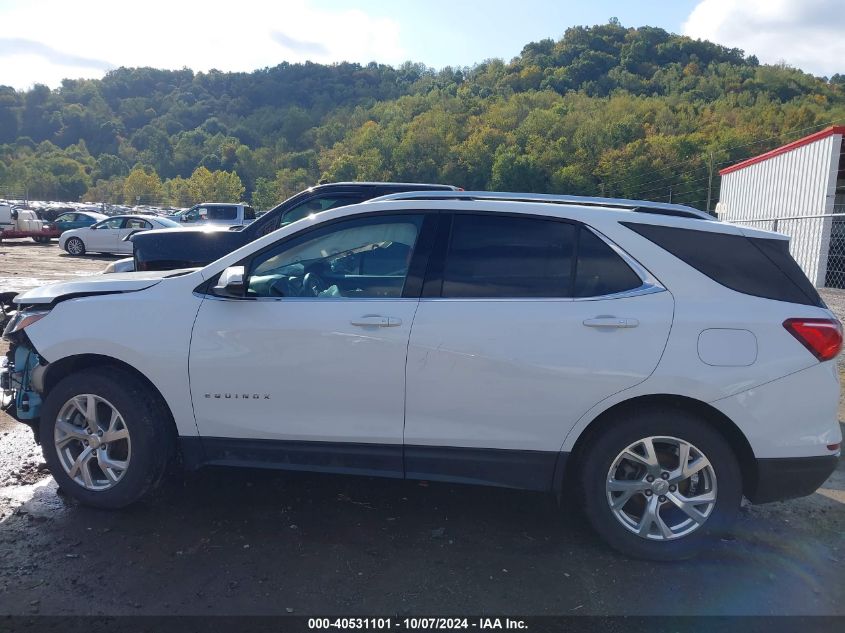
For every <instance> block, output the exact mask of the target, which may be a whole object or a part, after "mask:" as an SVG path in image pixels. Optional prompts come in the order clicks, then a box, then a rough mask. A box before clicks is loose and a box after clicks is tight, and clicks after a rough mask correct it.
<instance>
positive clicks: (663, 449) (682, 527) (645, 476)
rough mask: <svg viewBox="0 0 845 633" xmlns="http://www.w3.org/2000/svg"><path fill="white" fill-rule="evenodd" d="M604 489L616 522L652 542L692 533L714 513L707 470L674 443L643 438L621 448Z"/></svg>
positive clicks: (691, 449)
mask: <svg viewBox="0 0 845 633" xmlns="http://www.w3.org/2000/svg"><path fill="white" fill-rule="evenodd" d="M605 488H606V492H607V503H608V504H609V506H610V510H611V511H612V512H613V515H614V516H615V517H616V520H617V521H619V522H620V523H621V524H622V525H623V526H624V527H625V528H626V529H627V530H629V531H630V532H633V533H634V534H636V535H637V536H639V537H641V538H644V539H649V540H653V541H665V540H671V539H676V538H680V537H683V536H687V535H688V534H691V533H692V532H695V531H696V530H697V529H698V528H700V527H701V526H702V525H704V523H705V522H706V521H707V518H708V517H709V516H710V514H711V513H712V512H713V508H715V507H716V492H717V489H716V472H715V471H714V470H713V466H712V465H711V464H710V461H709V460H708V459H707V457H706V456H705V455H704V453H702V452H701V451H700V450H699V449H698V448H696V447H695V446H694V445H693V444H691V443H690V442H687V441H684V440H681V439H678V438H676V437H646V438H643V439H641V440H638V441H636V442H634V443H633V444H631V445H629V446H628V447H626V448H625V449H624V450H623V451H621V452H620V453H619V454H618V455H617V456H616V459H614V460H613V464H612V465H611V466H610V470H609V471H608V473H607V484H606V487H605Z"/></svg>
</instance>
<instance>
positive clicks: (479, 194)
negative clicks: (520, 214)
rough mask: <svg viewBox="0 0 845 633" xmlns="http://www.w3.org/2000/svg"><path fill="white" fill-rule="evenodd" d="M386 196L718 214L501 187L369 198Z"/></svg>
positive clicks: (660, 204) (688, 215)
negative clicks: (505, 190)
mask: <svg viewBox="0 0 845 633" xmlns="http://www.w3.org/2000/svg"><path fill="white" fill-rule="evenodd" d="M385 200H492V201H495V202H545V203H551V204H572V205H579V206H585V207H610V208H615V209H627V210H629V211H637V212H640V213H654V214H657V215H671V216H675V217H680V218H693V219H696V220H712V221H715V220H716V218H715V217H713V216H712V215H710V214H709V213H705V212H704V211H699V210H698V209H694V208H692V207H688V206H685V205H682V204H667V203H664V202H650V201H648V200H626V199H624V198H591V197H588V196H559V195H554V194H548V193H511V192H498V191H406V192H403V193H392V194H389V195H386V196H380V197H378V198H373V199H372V200H370V201H369V202H382V201H385Z"/></svg>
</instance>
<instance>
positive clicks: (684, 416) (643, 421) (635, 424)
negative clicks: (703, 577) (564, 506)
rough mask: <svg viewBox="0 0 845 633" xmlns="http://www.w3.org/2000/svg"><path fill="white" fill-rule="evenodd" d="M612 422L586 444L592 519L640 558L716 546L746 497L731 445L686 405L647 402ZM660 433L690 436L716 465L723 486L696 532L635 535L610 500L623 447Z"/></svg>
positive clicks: (679, 555)
mask: <svg viewBox="0 0 845 633" xmlns="http://www.w3.org/2000/svg"><path fill="white" fill-rule="evenodd" d="M607 422H608V423H607V424H606V425H604V427H603V430H602V431H601V432H600V433H599V435H598V436H596V437H594V438H593V439H592V440H591V443H590V446H587V447H585V450H586V454H585V455H584V459H583V460H582V462H581V468H580V475H581V492H582V494H583V504H584V511H585V513H586V515H587V519H588V520H589V521H590V523H591V524H592V526H593V528H594V529H595V530H596V532H598V533H599V535H600V536H601V537H602V538H603V539H604V540H605V541H606V542H607V543H608V544H609V545H610V546H611V547H613V548H614V549H616V550H617V551H619V552H621V553H623V554H625V555H627V556H632V557H635V558H644V559H650V560H663V561H668V560H683V559H686V558H691V557H693V556H695V555H697V554H698V553H699V552H701V551H702V550H704V549H706V548H708V547H710V546H712V545H713V544H714V542H715V541H716V540H717V539H718V538H719V537H720V536H723V535H725V534H727V533H728V532H729V531H730V528H731V526H732V525H733V522H734V520H735V519H736V516H737V513H738V511H739V505H740V501H741V500H742V474H741V471H740V468H739V464H738V463H737V459H736V456H735V455H734V453H733V451H732V450H731V447H730V445H729V444H728V443H727V441H726V440H725V439H724V437H722V435H721V434H720V433H718V432H717V431H716V430H715V429H714V428H713V427H712V426H711V425H709V424H708V423H707V422H706V421H704V420H702V419H701V418H699V417H698V416H696V415H694V414H692V413H690V412H688V411H686V410H684V409H681V408H674V407H670V406H649V407H642V408H639V409H637V410H635V411H628V412H625V413H623V414H619V415H615V416H613V418H612V419H610V420H608V421H607ZM658 436H664V437H673V438H678V439H679V440H684V441H686V442H689V443H690V444H692V445H693V446H694V447H695V448H696V449H698V450H699V451H701V453H703V454H704V456H706V458H707V459H708V460H709V462H710V464H711V465H712V468H713V472H714V473H715V478H716V483H717V490H716V502H715V505H714V507H713V509H712V512H711V513H710V515H709V516H708V517H707V519H706V521H704V522H703V524H701V525H700V526H699V527H698V528H697V529H695V531H693V532H691V533H690V534H688V535H686V536H680V537H677V538H673V539H667V540H661V541H653V540H649V539H647V538H644V537H641V536H639V535H637V534H634V533H633V532H632V531H630V530H629V529H628V528H626V527H625V526H624V525H623V524H622V522H621V521H620V519H618V518H617V516H616V515H615V514H614V512H613V511H612V510H611V508H610V504H609V502H608V492H607V480H608V474H609V471H610V468H611V466H612V465H613V464H614V461H615V460H616V458H617V456H618V455H620V453H621V452H622V451H623V450H625V449H626V448H627V447H629V446H630V445H632V444H634V443H635V442H638V441H639V440H642V439H644V438H648V437H658ZM650 494H653V493H650ZM662 498H663V497H661V499H662ZM643 499H646V498H645V497H643ZM636 502H637V501H636V500H635V504H636ZM669 507H670V508H671V506H669ZM671 510H672V511H674V508H672V509H671ZM661 512H662V510H661Z"/></svg>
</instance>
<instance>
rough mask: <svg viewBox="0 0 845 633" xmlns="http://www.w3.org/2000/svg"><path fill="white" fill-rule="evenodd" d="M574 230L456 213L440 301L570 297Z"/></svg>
mask: <svg viewBox="0 0 845 633" xmlns="http://www.w3.org/2000/svg"><path fill="white" fill-rule="evenodd" d="M575 231H576V227H575V226H574V225H572V224H568V223H565V222H555V221H549V220H536V219H533V218H515V217H497V216H493V215H456V216H455V218H454V221H453V224H452V237H451V241H450V244H449V250H448V254H447V256H446V262H445V264H444V270H443V291H442V296H443V297H452V298H458V297H473V298H482V297H487V298H496V297H570V296H572V288H571V285H572V254H573V250H574V245H575Z"/></svg>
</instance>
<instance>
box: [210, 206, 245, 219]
mask: <svg viewBox="0 0 845 633" xmlns="http://www.w3.org/2000/svg"><path fill="white" fill-rule="evenodd" d="M208 219H209V220H237V219H238V207H208Z"/></svg>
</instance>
